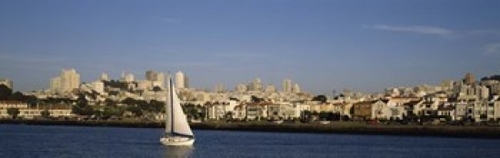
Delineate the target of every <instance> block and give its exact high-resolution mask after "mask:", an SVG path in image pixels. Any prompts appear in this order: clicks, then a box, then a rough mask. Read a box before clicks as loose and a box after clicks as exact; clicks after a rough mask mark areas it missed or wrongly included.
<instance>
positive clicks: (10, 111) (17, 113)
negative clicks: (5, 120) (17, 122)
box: [7, 108, 21, 119]
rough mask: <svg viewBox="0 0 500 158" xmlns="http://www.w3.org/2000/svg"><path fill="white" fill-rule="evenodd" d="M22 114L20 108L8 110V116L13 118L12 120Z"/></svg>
mask: <svg viewBox="0 0 500 158" xmlns="http://www.w3.org/2000/svg"><path fill="white" fill-rule="evenodd" d="M19 113H21V112H20V111H19V109H18V108H7V114H9V115H10V116H12V119H16V118H17V116H18V115H19Z"/></svg>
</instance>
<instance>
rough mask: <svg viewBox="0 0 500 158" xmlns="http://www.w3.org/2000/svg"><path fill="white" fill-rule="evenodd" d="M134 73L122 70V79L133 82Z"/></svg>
mask: <svg viewBox="0 0 500 158" xmlns="http://www.w3.org/2000/svg"><path fill="white" fill-rule="evenodd" d="M134 79H135V77H134V74H131V73H125V72H122V81H125V82H134Z"/></svg>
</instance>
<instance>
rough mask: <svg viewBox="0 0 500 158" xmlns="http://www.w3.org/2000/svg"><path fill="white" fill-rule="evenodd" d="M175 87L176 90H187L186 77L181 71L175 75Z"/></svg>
mask: <svg viewBox="0 0 500 158" xmlns="http://www.w3.org/2000/svg"><path fill="white" fill-rule="evenodd" d="M175 85H176V86H177V88H179V89H181V88H187V87H186V77H185V76H184V73H182V71H178V72H177V73H175Z"/></svg>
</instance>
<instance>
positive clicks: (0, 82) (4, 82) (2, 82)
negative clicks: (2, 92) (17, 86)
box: [0, 79, 14, 90]
mask: <svg viewBox="0 0 500 158" xmlns="http://www.w3.org/2000/svg"><path fill="white" fill-rule="evenodd" d="M0 85H5V86H6V87H8V88H10V89H11V90H14V84H13V83H12V80H9V79H0Z"/></svg>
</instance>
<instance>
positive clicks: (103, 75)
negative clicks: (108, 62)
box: [100, 72, 109, 81]
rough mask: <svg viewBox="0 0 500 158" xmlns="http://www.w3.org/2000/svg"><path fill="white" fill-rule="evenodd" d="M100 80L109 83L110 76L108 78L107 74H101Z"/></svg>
mask: <svg viewBox="0 0 500 158" xmlns="http://www.w3.org/2000/svg"><path fill="white" fill-rule="evenodd" d="M100 80H102V81H109V76H108V74H107V73H105V72H103V73H102V74H101V78H100Z"/></svg>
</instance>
